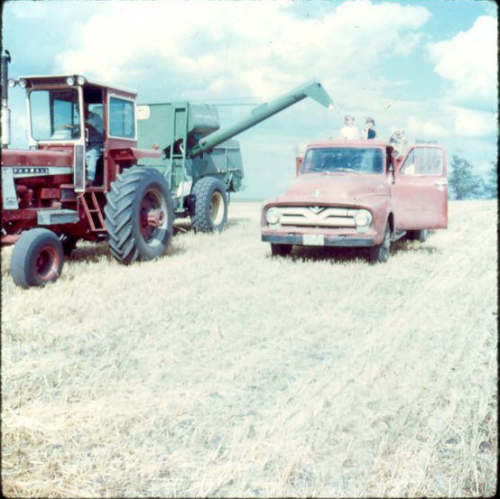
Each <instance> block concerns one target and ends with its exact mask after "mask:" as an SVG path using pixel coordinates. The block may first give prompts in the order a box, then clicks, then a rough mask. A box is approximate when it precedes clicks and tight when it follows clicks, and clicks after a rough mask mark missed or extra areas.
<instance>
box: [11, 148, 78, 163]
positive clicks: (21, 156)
mask: <svg viewBox="0 0 500 499" xmlns="http://www.w3.org/2000/svg"><path fill="white" fill-rule="evenodd" d="M72 165H73V153H72V151H71V150H66V151H57V150H54V149H50V150H40V149H33V150H31V149H30V150H25V149H2V166H72Z"/></svg>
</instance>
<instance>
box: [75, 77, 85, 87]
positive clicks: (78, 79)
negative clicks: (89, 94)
mask: <svg viewBox="0 0 500 499" xmlns="http://www.w3.org/2000/svg"><path fill="white" fill-rule="evenodd" d="M85 81H86V80H85V78H84V77H83V76H77V77H76V82H77V83H78V85H84V84H85Z"/></svg>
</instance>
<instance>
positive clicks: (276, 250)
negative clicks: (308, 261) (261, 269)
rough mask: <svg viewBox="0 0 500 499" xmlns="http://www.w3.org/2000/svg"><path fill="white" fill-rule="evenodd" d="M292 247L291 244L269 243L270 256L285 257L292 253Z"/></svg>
mask: <svg viewBox="0 0 500 499" xmlns="http://www.w3.org/2000/svg"><path fill="white" fill-rule="evenodd" d="M292 249H293V246H292V245H291V244H276V243H271V255H272V256H287V255H289V254H290V253H291V252H292Z"/></svg>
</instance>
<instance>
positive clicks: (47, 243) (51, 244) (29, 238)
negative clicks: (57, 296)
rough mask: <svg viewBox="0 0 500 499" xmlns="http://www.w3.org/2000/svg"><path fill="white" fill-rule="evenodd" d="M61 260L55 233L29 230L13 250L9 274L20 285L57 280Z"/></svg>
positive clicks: (61, 249) (60, 247)
mask: <svg viewBox="0 0 500 499" xmlns="http://www.w3.org/2000/svg"><path fill="white" fill-rule="evenodd" d="M63 263H64V255H63V247H62V243H61V241H60V240H59V238H58V237H57V236H56V234H54V233H53V232H52V231H50V230H48V229H31V230H28V231H27V232H25V233H24V234H23V235H22V236H21V237H20V238H19V241H17V243H16V244H15V246H14V249H13V250H12V256H11V258H10V273H11V275H12V279H13V280H14V282H15V283H16V284H17V285H18V286H21V287H23V288H30V287H32V286H44V285H45V284H47V283H49V282H54V281H57V279H59V276H60V275H61V272H62V267H63Z"/></svg>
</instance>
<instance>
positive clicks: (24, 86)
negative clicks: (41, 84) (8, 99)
mask: <svg viewBox="0 0 500 499" xmlns="http://www.w3.org/2000/svg"><path fill="white" fill-rule="evenodd" d="M18 83H19V86H20V87H21V88H26V85H28V82H27V81H26V80H24V79H23V78H21V79H20V80H19V82H18Z"/></svg>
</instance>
